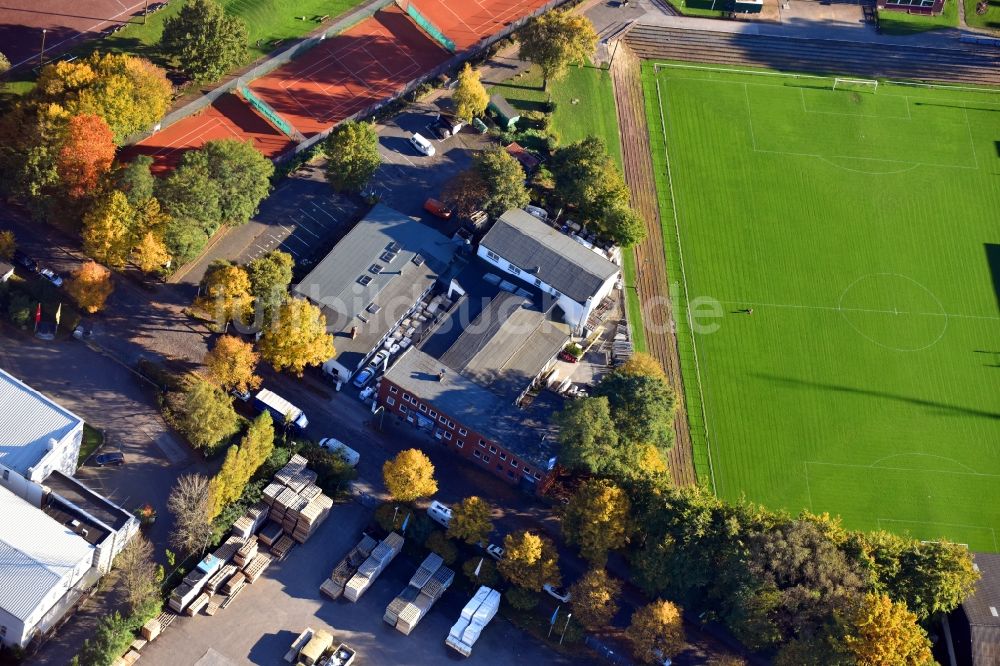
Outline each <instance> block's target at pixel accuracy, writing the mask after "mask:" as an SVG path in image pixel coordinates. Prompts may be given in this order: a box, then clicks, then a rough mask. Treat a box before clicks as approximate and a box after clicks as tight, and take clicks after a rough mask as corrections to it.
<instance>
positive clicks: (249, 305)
mask: <svg viewBox="0 0 1000 666" xmlns="http://www.w3.org/2000/svg"><path fill="white" fill-rule="evenodd" d="M200 291H201V293H200V294H199V296H198V297H197V298H196V299H195V302H194V304H195V306H196V307H198V308H200V309H202V310H203V311H204V312H205V313H207V314H209V315H210V316H211V317H212V318H213V319H214V320H215V321H216V322H218V323H219V325H220V326H221V325H224V324H227V323H228V322H230V321H234V320H235V321H239V322H242V321H246V319H247V317H249V316H250V312H251V310H252V309H253V295H252V294H251V293H250V278H249V276H248V275H247V272H246V269H244V268H243V267H242V266H237V265H236V264H234V263H231V262H228V261H215V262H213V263H212V264H211V265H210V266H209V267H208V270H207V271H205V277H203V278H202V280H201V290H200ZM324 360H325V359H324Z"/></svg>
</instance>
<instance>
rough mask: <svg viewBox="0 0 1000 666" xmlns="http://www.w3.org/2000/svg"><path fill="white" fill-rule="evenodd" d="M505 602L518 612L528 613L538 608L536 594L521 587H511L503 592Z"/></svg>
mask: <svg viewBox="0 0 1000 666" xmlns="http://www.w3.org/2000/svg"><path fill="white" fill-rule="evenodd" d="M504 597H506V598H507V602H508V603H509V604H510V605H511V606H513V607H514V608H516V609H518V610H523V611H529V610H532V609H534V608H535V607H536V606H538V601H539V599H538V593H537V592H532V591H531V590H526V589H524V588H523V587H517V586H514V587H511V588H510V589H508V590H507V591H506V592H504Z"/></svg>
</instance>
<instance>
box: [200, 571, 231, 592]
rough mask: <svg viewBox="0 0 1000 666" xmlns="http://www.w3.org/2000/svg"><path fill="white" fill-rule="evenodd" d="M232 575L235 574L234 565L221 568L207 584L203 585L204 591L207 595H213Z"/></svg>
mask: <svg viewBox="0 0 1000 666" xmlns="http://www.w3.org/2000/svg"><path fill="white" fill-rule="evenodd" d="M234 573H236V565H234V564H227V565H226V566H224V567H222V568H221V569H219V570H218V571H216V572H215V574H213V575H212V577H211V578H209V579H208V582H207V583H205V591H206V592H208V593H209V594H215V592H216V591H217V590H218V589H219V588H220V587H222V585H223V584H225V582H226V581H227V580H229V577H230V576H232V575H233V574H234Z"/></svg>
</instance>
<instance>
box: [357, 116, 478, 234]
mask: <svg viewBox="0 0 1000 666" xmlns="http://www.w3.org/2000/svg"><path fill="white" fill-rule="evenodd" d="M440 111H441V108H440V107H439V106H437V105H435V104H413V105H411V106H410V108H409V109H407V110H406V111H404V112H403V113H401V114H399V115H398V116H396V117H395V118H393V119H392V120H389V121H387V122H386V123H385V125H383V126H380V127H379V154H380V155H381V156H382V166H380V167H379V170H378V172H377V173H376V175H375V178H374V179H373V180H372V185H373V189H374V190H375V192H376V193H377V194H378V195H379V196H380V197H381V201H382V203H384V204H386V205H388V206H391V207H392V208H395V209H396V210H398V211H399V212H401V213H405V214H407V215H413V216H414V217H420V218H421V219H423V220H425V221H426V222H430V223H432V224H433V225H434V226H435V227H438V228H441V226H442V220H440V219H438V218H436V217H434V216H432V215H431V214H430V213H428V212H427V211H425V210H424V202H425V201H426V200H427V199H428V198H435V199H436V198H439V197H440V195H441V189H442V188H443V187H444V186H445V184H446V183H448V182H449V181H450V180H451V179H453V178H454V177H455V176H456V175H458V174H459V173H460V172H461V171H464V170H465V169H467V168H468V167H469V165H470V164H471V163H472V156H473V154H474V153H475V152H477V151H480V150H482V149H483V148H485V147H486V146H487V145H488V144H489V141H488V139H487V137H486V136H484V135H481V134H479V133H478V132H477V131H476V130H474V129H473V128H471V127H464V128H462V130H461V131H460V132H459V133H458V134H456V135H455V136H450V137H448V138H446V139H442V138H440V137H438V136H437V135H436V134H435V133H434V132H433V129H432V127H429V126H432V125H433V124H434V121H435V118H436V117H437V115H438V113H439V112H440ZM414 133H419V134H420V135H421V136H423V137H424V138H426V139H427V140H429V141H430V142H431V144H432V145H433V146H434V150H435V154H434V155H433V156H431V157H428V156H426V155H422V154H421V153H420V152H418V151H417V149H416V148H414V147H413V145H411V144H410V137H411V136H413V134H414ZM444 231H446V232H447V231H448V230H444Z"/></svg>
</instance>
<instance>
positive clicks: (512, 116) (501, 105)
mask: <svg viewBox="0 0 1000 666" xmlns="http://www.w3.org/2000/svg"><path fill="white" fill-rule="evenodd" d="M487 108H489V109H490V110H491V111H493V113H495V114H497V121H498V122H497V124H498V125H500V127H502V128H504V129H511V128H512V127H514V125H516V124H517V121H518V120H520V119H521V114H519V113H518V112H517V109H515V108H514V107H513V106H511V105H510V102H508V101H507V100H506V99H504V96H503V95H501V94H499V93H497V94H495V95H493V96H492V97H490V104H489V106H488V107H487Z"/></svg>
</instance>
